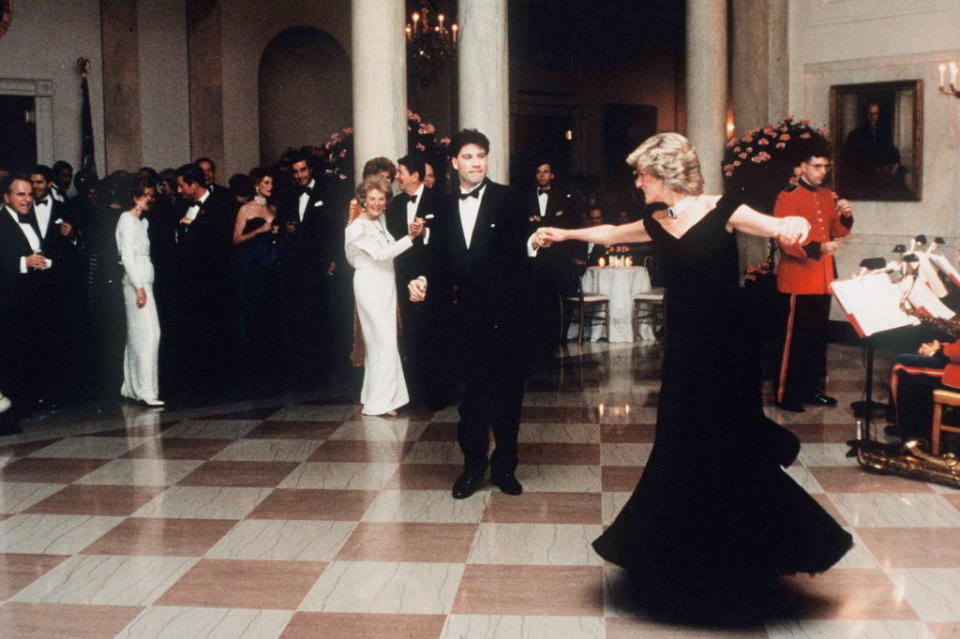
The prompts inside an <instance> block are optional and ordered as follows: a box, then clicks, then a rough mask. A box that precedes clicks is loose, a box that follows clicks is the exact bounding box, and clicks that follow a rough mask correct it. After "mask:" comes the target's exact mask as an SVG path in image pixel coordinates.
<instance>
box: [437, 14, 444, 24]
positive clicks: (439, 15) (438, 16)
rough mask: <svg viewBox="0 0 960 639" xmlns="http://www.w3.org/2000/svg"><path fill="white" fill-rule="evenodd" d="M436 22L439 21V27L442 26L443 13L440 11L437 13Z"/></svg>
mask: <svg viewBox="0 0 960 639" xmlns="http://www.w3.org/2000/svg"><path fill="white" fill-rule="evenodd" d="M437 22H439V23H440V26H441V27H442V26H443V14H442V13H440V14H438V15H437Z"/></svg>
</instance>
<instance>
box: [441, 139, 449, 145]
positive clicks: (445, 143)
mask: <svg viewBox="0 0 960 639" xmlns="http://www.w3.org/2000/svg"><path fill="white" fill-rule="evenodd" d="M440 146H450V138H440Z"/></svg>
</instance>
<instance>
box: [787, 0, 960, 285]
mask: <svg viewBox="0 0 960 639" xmlns="http://www.w3.org/2000/svg"><path fill="white" fill-rule="evenodd" d="M951 59H952V60H957V59H960V2H958V1H957V0H884V1H883V2H880V1H879V0H793V1H792V2H791V3H790V67H791V72H790V111H791V113H792V114H793V115H794V116H796V117H803V118H809V119H810V120H811V121H812V122H814V123H816V124H829V117H830V111H829V108H830V107H829V94H830V86H831V85H836V84H859V83H864V82H881V81H884V82H885V81H894V80H914V79H920V80H922V81H923V97H922V104H923V106H922V108H923V136H924V141H923V167H922V173H923V192H922V197H923V199H922V201H920V202H879V201H856V202H854V203H853V204H854V216H855V219H856V222H855V225H854V229H853V233H852V234H851V236H850V239H849V241H848V245H847V247H846V248H845V249H844V250H843V251H842V253H841V254H840V255H838V268H839V272H840V276H841V277H847V276H849V274H850V273H851V272H852V271H853V270H854V269H855V268H856V266H857V264H858V263H859V261H860V259H861V258H863V257H871V256H884V257H887V258H888V259H889V258H891V257H892V253H891V249H892V248H893V246H894V245H895V244H897V243H903V242H905V241H906V240H907V239H908V238H909V237H912V236H914V235H917V234H919V233H926V234H927V235H929V236H935V235H941V236H943V237H945V238H946V239H947V242H948V245H950V246H951V247H952V245H953V244H954V243H955V242H956V240H957V238H958V237H960V135H958V125H960V100H958V99H956V98H951V97H948V96H945V95H941V94H939V93H938V91H937V85H938V83H939V74H938V71H937V65H938V63H940V62H943V61H947V60H951ZM949 256H950V257H951V259H953V258H955V257H956V254H955V253H954V252H953V250H952V249H951V250H950V251H949Z"/></svg>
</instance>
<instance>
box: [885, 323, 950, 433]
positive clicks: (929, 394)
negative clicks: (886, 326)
mask: <svg viewBox="0 0 960 639" xmlns="http://www.w3.org/2000/svg"><path fill="white" fill-rule="evenodd" d="M938 388H946V389H948V390H953V391H955V390H960V341H956V342H952V343H941V342H940V341H939V340H933V341H932V342H927V343H925V344H921V345H920V348H919V349H918V350H917V354H910V353H903V354H900V355H897V357H896V359H894V360H893V368H892V369H891V370H890V399H891V401H892V402H893V406H894V408H895V409H896V414H897V425H896V428H895V430H894V431H893V432H891V431H890V430H889V427H888V430H887V431H886V432H887V433H888V434H896V435H899V436H900V438H901V439H902V440H903V441H907V440H908V439H914V438H916V437H928V438H929V437H930V425H931V424H932V423H933V391H934V390H936V389H938Z"/></svg>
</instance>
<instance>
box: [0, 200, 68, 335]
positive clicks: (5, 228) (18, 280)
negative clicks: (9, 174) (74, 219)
mask: <svg viewBox="0 0 960 639" xmlns="http://www.w3.org/2000/svg"><path fill="white" fill-rule="evenodd" d="M58 235H59V233H58ZM32 254H33V249H31V248H30V242H28V241H27V238H26V236H25V235H24V234H23V231H21V230H20V225H19V224H18V223H17V222H15V221H14V220H13V219H12V218H11V217H10V214H9V213H8V212H7V209H6V207H0V331H7V332H9V331H10V330H12V329H13V328H16V327H17V326H18V325H21V324H23V323H25V322H29V320H28V319H26V318H28V317H30V313H33V312H43V310H44V308H45V306H46V305H47V304H48V303H49V301H50V296H51V294H52V289H51V286H52V284H53V283H54V282H55V280H54V278H55V274H54V273H53V269H52V268H51V269H49V270H45V271H39V270H34V269H27V272H26V273H21V272H20V258H21V257H26V256H28V255H32ZM48 257H49V256H48ZM52 259H53V260H54V267H57V262H56V258H52ZM21 328H22V326H21Z"/></svg>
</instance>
